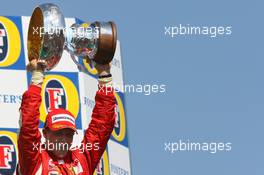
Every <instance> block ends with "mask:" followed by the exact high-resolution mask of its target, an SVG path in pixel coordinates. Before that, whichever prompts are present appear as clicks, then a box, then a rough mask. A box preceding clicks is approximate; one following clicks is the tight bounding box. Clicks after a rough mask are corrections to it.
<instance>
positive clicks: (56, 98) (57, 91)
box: [46, 88, 64, 112]
mask: <svg viewBox="0 0 264 175" xmlns="http://www.w3.org/2000/svg"><path fill="white" fill-rule="evenodd" d="M46 91H47V92H48V96H49V97H48V98H49V108H48V111H49V112H50V111H52V110H54V109H58V108H60V107H59V106H60V105H62V98H61V97H62V96H63V95H64V90H63V89H62V88H47V89H46Z"/></svg>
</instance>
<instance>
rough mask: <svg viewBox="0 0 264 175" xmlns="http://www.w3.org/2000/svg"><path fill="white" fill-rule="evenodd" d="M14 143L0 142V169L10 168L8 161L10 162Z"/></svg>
mask: <svg viewBox="0 0 264 175" xmlns="http://www.w3.org/2000/svg"><path fill="white" fill-rule="evenodd" d="M14 151H15V149H14V145H5V144H0V169H11V165H10V163H9V162H12V153H13V152H14Z"/></svg>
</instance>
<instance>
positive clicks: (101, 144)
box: [83, 65, 116, 174]
mask: <svg viewBox="0 0 264 175" xmlns="http://www.w3.org/2000/svg"><path fill="white" fill-rule="evenodd" d="M96 69H97V71H98V75H99V79H98V80H99V89H98V91H97V93H96V96H95V107H94V109H93V113H92V120H91V122H90V124H89V127H88V129H87V130H86V133H85V136H84V140H83V143H84V144H87V143H90V144H92V145H93V147H92V148H93V149H92V150H87V149H86V150H85V154H86V157H87V159H88V162H91V164H90V167H89V171H90V174H92V173H93V172H94V170H95V168H96V166H97V164H98V162H99V161H100V158H101V156H102V154H103V153H104V151H105V148H106V145H107V142H108V140H109V138H110V136H111V133H112V131H113V128H114V124H115V117H116V116H115V106H116V103H115V97H114V92H113V88H112V86H111V84H112V77H111V74H110V66H109V65H97V66H96ZM100 77H101V78H100ZM95 145H96V146H95Z"/></svg>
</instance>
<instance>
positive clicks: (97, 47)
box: [27, 3, 117, 70]
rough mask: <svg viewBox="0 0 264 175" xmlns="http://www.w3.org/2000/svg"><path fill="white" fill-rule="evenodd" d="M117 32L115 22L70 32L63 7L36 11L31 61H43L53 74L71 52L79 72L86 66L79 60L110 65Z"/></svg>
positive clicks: (30, 32)
mask: <svg viewBox="0 0 264 175" xmlns="http://www.w3.org/2000/svg"><path fill="white" fill-rule="evenodd" d="M116 41H117V32H116V26H115V24H114V22H98V21H96V22H94V23H91V24H88V23H83V24H73V25H72V26H71V27H69V28H66V25H65V19H64V16H63V14H62V13H61V11H60V9H59V7H58V6H57V5H55V4H51V3H47V4H42V5H39V6H38V7H36V8H35V9H34V11H33V14H32V16H31V19H30V23H29V30H28V44H27V45H28V46H27V47H28V59H29V61H31V60H33V59H42V60H45V61H46V62H47V67H46V70H51V69H52V68H54V67H55V66H56V65H57V63H58V62H59V61H60V59H61V56H62V52H63V50H64V49H65V50H67V51H68V52H69V53H70V55H71V58H72V60H73V61H74V62H75V63H76V64H77V66H78V67H79V68H82V65H81V64H80V63H79V62H78V61H77V60H76V59H75V56H78V57H82V58H84V59H87V58H88V59H90V60H93V61H94V62H96V63H99V64H107V63H109V62H111V60H112V59H113V57H114V53H115V48H116Z"/></svg>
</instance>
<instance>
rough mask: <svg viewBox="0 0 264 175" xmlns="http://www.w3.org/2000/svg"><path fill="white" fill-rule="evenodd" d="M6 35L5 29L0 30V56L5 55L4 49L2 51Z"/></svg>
mask: <svg viewBox="0 0 264 175" xmlns="http://www.w3.org/2000/svg"><path fill="white" fill-rule="evenodd" d="M5 36H6V34H5V30H4V29H0V54H2V53H3V49H1V47H3V46H4V39H3V37H5Z"/></svg>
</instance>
